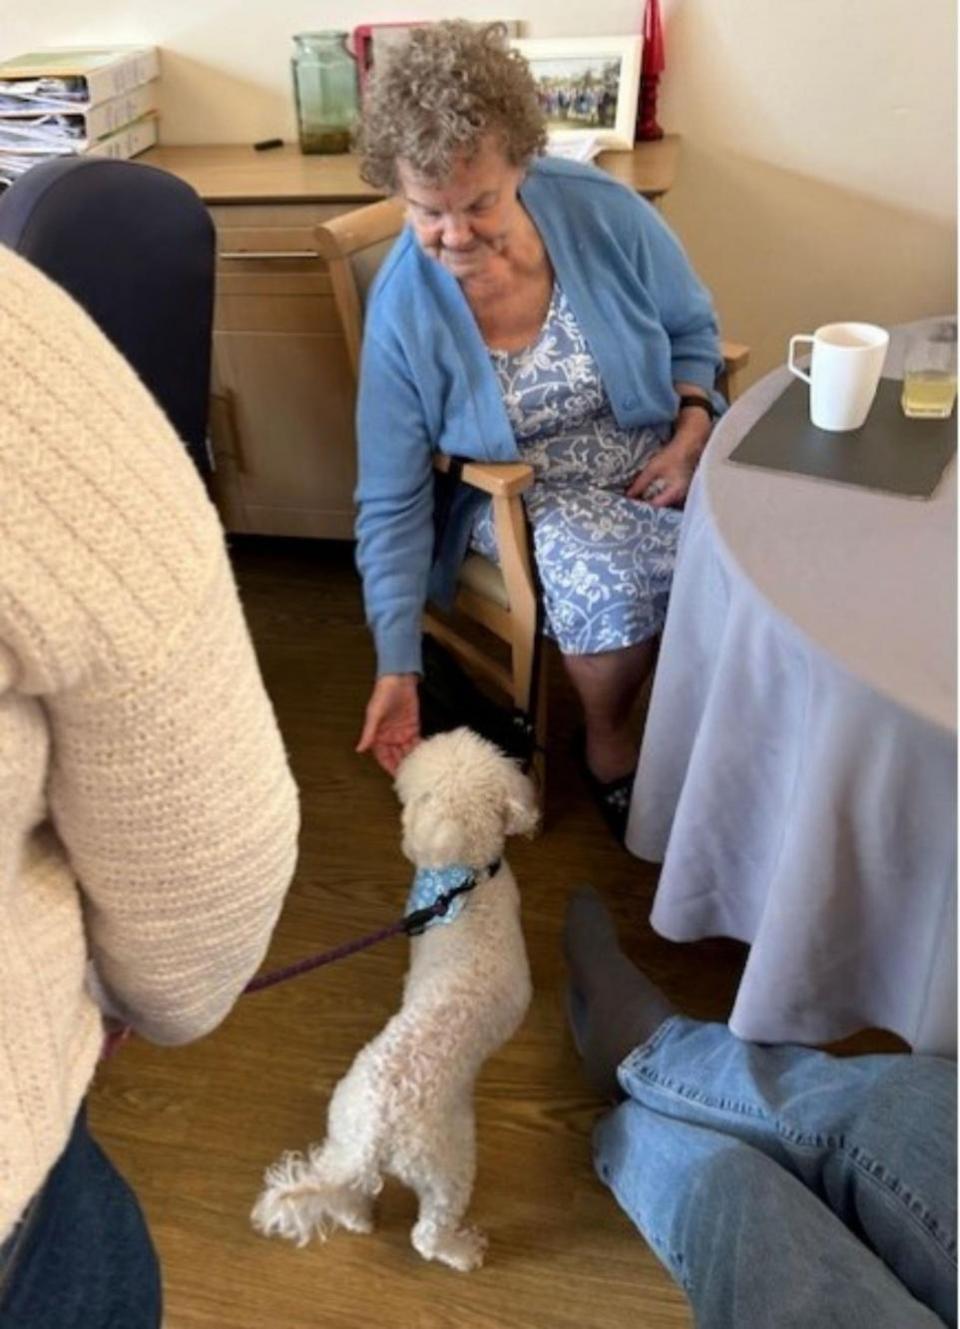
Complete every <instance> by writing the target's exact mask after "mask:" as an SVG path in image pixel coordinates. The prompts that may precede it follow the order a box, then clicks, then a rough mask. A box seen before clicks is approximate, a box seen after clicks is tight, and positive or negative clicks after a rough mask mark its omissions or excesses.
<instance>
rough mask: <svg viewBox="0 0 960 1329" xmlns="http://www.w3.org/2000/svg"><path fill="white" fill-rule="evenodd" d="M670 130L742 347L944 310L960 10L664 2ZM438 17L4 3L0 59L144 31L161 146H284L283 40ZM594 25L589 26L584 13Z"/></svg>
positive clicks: (608, 17)
mask: <svg viewBox="0 0 960 1329" xmlns="http://www.w3.org/2000/svg"><path fill="white" fill-rule="evenodd" d="M662 3H663V8H664V14H665V16H666V24H667V45H668V71H667V75H666V77H665V79H664V90H663V97H662V111H661V120H662V122H663V123H664V125H665V126H666V127H667V128H668V129H670V130H676V131H678V132H680V133H682V134H683V136H684V152H683V159H682V167H681V174H680V179H679V181H678V183H677V187H676V189H675V190H674V192H673V193H672V194H671V195H670V197H669V198H668V199H667V202H666V207H665V211H666V214H667V216H668V217H669V219H670V220H671V222H672V223H673V224H674V226H675V227H676V228H677V230H678V231H679V233H680V235H681V236H682V238H683V240H684V242H685V244H686V245H687V248H688V250H689V251H690V253H691V256H692V257H693V259H694V261H695V263H696V264H697V266H698V268H699V270H700V271H701V273H702V274H703V276H704V278H705V279H706V281H707V282H708V283H709V285H710V286H711V288H712V290H713V292H714V294H715V297H716V300H717V304H718V307H719V310H720V314H721V319H722V322H723V325H724V329H725V331H726V332H727V333H728V334H729V335H730V336H731V337H736V338H737V339H739V340H743V341H747V342H749V343H750V344H751V346H752V347H753V351H754V364H753V369H752V373H753V374H756V373H759V372H760V371H761V370H763V369H766V368H769V367H770V366H771V365H772V364H774V363H776V362H777V361H778V360H779V359H780V358H781V356H782V350H783V345H784V341H785V338H786V336H787V335H788V333H789V332H792V331H804V330H810V329H811V328H813V327H814V326H816V325H817V324H818V323H821V322H826V321H827V320H830V319H833V318H862V319H869V320H873V321H877V322H881V323H892V322H896V321H899V320H904V319H909V318H914V317H919V316H920V315H922V314H927V313H932V312H936V311H940V310H944V309H947V308H949V307H952V306H953V303H954V293H955V288H956V275H955V272H956V263H955V253H956V251H955V239H954V216H955V200H956V168H955V161H956V116H955V51H956V36H955V14H954V0H915V3H914V4H905V3H904V0H662ZM639 10H640V0H595V2H594V3H593V4H592V5H590V6H589V7H587V6H585V5H573V4H566V5H562V6H561V5H559V4H557V3H556V0H525V3H523V4H522V5H520V4H518V5H513V6H509V5H503V4H500V3H499V2H498V0H465V7H464V10H463V12H464V13H466V14H467V16H468V17H483V16H497V15H505V16H508V17H517V18H522V19H524V20H525V21H526V22H527V25H528V31H529V32H530V34H531V35H533V36H560V35H569V34H573V33H575V32H577V31H584V32H590V33H604V32H618V31H619V32H627V31H632V30H635V28H636V25H637V15H638V11H639ZM414 11H416V13H417V14H418V15H420V16H423V17H425V18H431V17H440V16H442V15H444V14H449V13H450V8H449V4H448V3H445V0H420V2H419V3H417V4H416V5H410V4H403V5H401V6H399V7H397V6H395V5H391V4H390V3H388V2H387V0H369V2H368V3H364V4H363V6H361V7H358V6H357V5H356V4H355V3H347V0H328V2H327V3H324V4H321V5H317V3H316V2H315V0H310V2H309V3H307V2H305V0H35V3H33V4H24V3H23V2H22V0H0V56H7V55H14V54H16V53H17V52H18V51H21V50H24V49H28V48H32V47H36V46H39V45H44V44H48V45H50V44H57V43H95V42H103V41H127V42H135V41H151V42H155V43H156V44H158V45H159V46H160V47H161V48H162V52H163V92H164V109H163V137H164V139H165V141H167V142H170V143H187V142H228V141H232V142H252V141H254V140H255V139H258V138H263V137H267V136H272V135H275V134H279V135H281V136H284V137H287V138H290V137H292V136H293V114H292V107H291V100H290V89H289V70H288V59H289V53H290V34H291V33H293V32H296V31H301V30H309V29H311V28H317V27H338V26H339V27H350V26H352V24H353V23H354V22H355V21H356V18H357V16H358V14H359V13H361V12H362V14H363V16H364V17H365V18H369V19H370V20H371V21H375V20H378V19H379V20H387V19H390V18H392V17H406V16H408V15H409V14H410V13H412V12H414ZM587 15H589V18H588V17H587Z"/></svg>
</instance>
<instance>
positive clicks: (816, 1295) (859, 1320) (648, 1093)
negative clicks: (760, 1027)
mask: <svg viewBox="0 0 960 1329" xmlns="http://www.w3.org/2000/svg"><path fill="white" fill-rule="evenodd" d="M619 1077H620V1083H621V1085H622V1087H623V1089H624V1091H625V1092H626V1094H627V1099H626V1101H625V1102H623V1103H622V1104H621V1105H620V1106H619V1107H617V1108H616V1109H614V1111H613V1112H611V1113H610V1114H609V1115H608V1116H606V1117H604V1118H603V1119H602V1120H601V1121H600V1122H599V1123H598V1126H597V1129H596V1132H595V1136H594V1146H595V1160H596V1166H597V1171H598V1172H599V1174H600V1176H601V1177H602V1179H603V1180H604V1181H605V1182H606V1183H607V1185H608V1186H609V1187H610V1188H611V1190H612V1191H613V1193H614V1194H615V1196H616V1198H617V1200H618V1201H619V1203H620V1205H621V1207H622V1208H623V1209H624V1210H625V1211H626V1213H627V1214H628V1215H629V1216H630V1218H631V1219H632V1220H633V1222H634V1223H635V1224H636V1226H637V1227H638V1228H639V1230H640V1232H641V1233H642V1234H643V1236H644V1237H645V1238H646V1240H647V1241H648V1243H649V1244H650V1246H651V1247H652V1248H653V1250H654V1251H655V1252H656V1254H657V1255H658V1257H659V1258H660V1259H661V1260H662V1261H663V1263H664V1264H665V1265H666V1266H667V1268H668V1269H669V1270H670V1272H671V1274H672V1275H673V1277H674V1278H675V1279H676V1280H677V1282H678V1283H679V1284H680V1285H681V1286H682V1287H683V1288H684V1290H685V1292H686V1293H687V1296H688V1297H689V1299H690V1303H691V1305H692V1307H693V1311H694V1316H695V1319H696V1323H697V1326H698V1329H734V1327H736V1329H751V1327H752V1326H758V1327H759V1326H763V1329H772V1326H776V1329H794V1327H795V1326H803V1327H804V1329H812V1327H813V1326H816V1329H827V1327H828V1326H832V1325H835V1326H837V1329H861V1326H862V1327H863V1329H913V1326H916V1327H917V1329H922V1327H925V1326H928V1325H929V1326H936V1325H940V1324H941V1323H944V1324H947V1325H950V1326H955V1325H956V1297H957V1248H956V1225H957V1200H956V1165H957V1160H956V1140H957V1134H956V1102H957V1092H956V1067H955V1066H954V1065H953V1063H952V1062H948V1061H942V1060H940V1059H939V1058H936V1057H921V1056H915V1057H911V1056H871V1057H852V1058H836V1057H831V1056H829V1055H827V1054H826V1053H822V1052H814V1051H811V1050H809V1049H807V1048H801V1047H759V1046H758V1045H756V1044H754V1043H744V1042H741V1041H740V1039H738V1038H736V1037H735V1036H734V1035H733V1034H731V1033H730V1031H729V1030H728V1029H727V1027H726V1026H725V1025H717V1024H700V1023H698V1022H696V1021H694V1020H688V1019H686V1018H685V1017H683V1016H674V1017H673V1018H671V1019H669V1020H666V1021H665V1022H664V1023H663V1024H662V1025H661V1026H660V1028H659V1029H658V1030H657V1032H656V1033H655V1034H654V1035H653V1037H652V1038H650V1039H649V1040H648V1041H647V1042H646V1043H644V1044H643V1045H641V1046H640V1047H638V1048H636V1049H635V1050H634V1051H633V1052H631V1053H630V1055H629V1056H628V1057H627V1058H626V1059H625V1060H624V1061H623V1063H622V1064H621V1066H620V1070H619ZM938 1317H939V1318H938Z"/></svg>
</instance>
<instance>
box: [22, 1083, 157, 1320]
mask: <svg viewBox="0 0 960 1329" xmlns="http://www.w3.org/2000/svg"><path fill="white" fill-rule="evenodd" d="M160 1320H161V1297H160V1268H159V1265H158V1263H157V1256H156V1252H155V1251H154V1249H153V1243H152V1242H151V1240H150V1234H149V1232H148V1231H147V1225H146V1223H145V1221H144V1217H143V1214H142V1212H141V1210H140V1206H139V1204H138V1203H137V1198H136V1196H135V1195H134V1193H133V1191H132V1190H131V1189H130V1187H129V1186H128V1185H127V1183H126V1182H125V1181H124V1179H123V1177H121V1175H120V1173H119V1172H118V1171H117V1170H116V1168H115V1167H114V1166H113V1164H112V1163H111V1162H110V1160H109V1159H108V1158H107V1156H106V1154H105V1153H104V1152H103V1150H102V1149H101V1148H100V1146H99V1145H98V1144H97V1143H96V1141H94V1140H93V1139H92V1138H91V1136H90V1134H89V1132H88V1130H87V1124H86V1114H85V1112H84V1109H83V1108H81V1109H80V1112H79V1113H78V1114H77V1119H76V1121H75V1122H74V1126H73V1132H72V1134H71V1136H70V1139H69V1141H68V1142H67V1146H66V1148H65V1149H64V1151H63V1153H62V1154H61V1155H60V1158H59V1159H58V1160H57V1162H56V1163H55V1164H54V1166H53V1169H52V1170H51V1172H50V1175H49V1176H48V1177H47V1180H46V1183H45V1185H44V1186H43V1189H42V1190H41V1191H40V1192H39V1194H38V1195H37V1196H36V1197H35V1198H34V1200H33V1201H32V1203H31V1204H30V1207H29V1208H28V1210H27V1212H26V1214H25V1215H24V1217H23V1219H22V1221H21V1222H20V1224H19V1226H18V1227H17V1229H16V1230H15V1232H14V1233H13V1236H12V1237H10V1238H9V1239H8V1240H7V1242H6V1243H5V1244H4V1245H3V1246H2V1247H0V1329H159V1326H160Z"/></svg>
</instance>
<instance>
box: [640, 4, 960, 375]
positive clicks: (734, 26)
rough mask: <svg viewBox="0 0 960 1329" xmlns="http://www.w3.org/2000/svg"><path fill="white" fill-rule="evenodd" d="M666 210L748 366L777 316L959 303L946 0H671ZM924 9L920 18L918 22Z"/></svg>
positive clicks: (849, 314) (790, 323) (816, 319)
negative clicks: (671, 143) (675, 150)
mask: <svg viewBox="0 0 960 1329" xmlns="http://www.w3.org/2000/svg"><path fill="white" fill-rule="evenodd" d="M666 12H667V13H668V14H669V18H668V22H667V42H668V56H667V59H668V72H667V75H666V77H665V79H664V95H663V99H662V111H663V114H662V116H661V120H662V123H663V124H665V125H666V126H667V127H669V128H670V129H672V130H676V131H678V132H679V133H681V134H682V135H683V136H684V151H683V162H682V169H681V174H680V179H679V181H678V184H677V187H676V189H675V190H674V191H673V193H671V194H670V196H669V197H668V198H667V200H666V204H665V208H664V211H665V213H666V215H667V217H668V218H669V220H670V221H671V223H672V224H673V225H674V227H675V228H676V229H677V231H678V232H679V233H680V235H681V236H682V238H683V240H684V242H685V244H686V246H687V249H688V251H689V252H690V255H691V257H692V258H693V260H694V262H695V264H696V265H697V267H698V269H699V270H700V271H701V273H702V274H703V275H704V277H705V279H706V280H707V281H708V282H709V284H710V286H711V289H712V290H713V293H714V297H715V299H716V302H717V307H718V309H719V310H720V314H721V319H722V322H723V326H724V330H725V332H726V333H727V334H728V335H729V336H730V337H732V338H735V339H736V340H739V341H745V342H748V343H749V344H750V345H751V347H752V348H753V364H752V366H751V376H756V375H757V374H759V373H760V372H761V371H765V370H766V369H769V368H770V367H771V366H772V365H774V364H776V363H778V362H779V361H780V360H781V359H782V358H783V354H784V351H785V345H786V339H787V337H788V336H789V334H790V333H791V332H807V331H812V329H813V328H814V327H816V326H817V325H818V324H820V323H826V322H829V321H831V320H833V319H864V320H867V321H869V322H876V323H881V324H886V325H889V324H891V323H896V322H902V321H905V320H907V319H911V318H919V317H921V316H922V315H924V314H932V313H939V312H943V311H945V310H949V309H953V308H954V307H955V302H956V283H957V276H956V234H955V220H956V191H957V177H956V155H957V135H956V93H955V88H956V18H955V5H954V0H915V3H914V4H904V3H902V0H722V3H718V0H673V3H672V4H671V3H669V0H668V7H667V9H666ZM921 18H922V20H923V21H922V22H921V21H920V20H921Z"/></svg>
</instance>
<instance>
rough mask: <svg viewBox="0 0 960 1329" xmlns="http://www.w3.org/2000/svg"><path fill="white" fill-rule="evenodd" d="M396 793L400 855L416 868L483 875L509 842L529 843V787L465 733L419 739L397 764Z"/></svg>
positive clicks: (513, 767)
mask: <svg viewBox="0 0 960 1329" xmlns="http://www.w3.org/2000/svg"><path fill="white" fill-rule="evenodd" d="M395 788H396V791H397V795H398V797H399V799H400V802H401V803H402V804H403V818H402V822H403V852H404V854H405V855H406V856H407V858H409V859H410V861H411V863H414V864H416V866H417V867H448V866H449V865H450V864H452V863H463V864H464V865H466V866H467V867H475V868H482V867H485V866H486V864H488V863H492V862H493V861H494V859H497V858H499V857H500V854H501V853H502V851H503V842H504V840H505V839H506V838H507V836H508V835H532V834H533V831H534V830H535V828H536V825H537V818H538V812H537V805H536V799H535V797H534V792H533V786H532V785H531V783H530V781H529V780H528V779H527V777H526V776H525V775H524V774H523V773H522V772H521V770H520V768H519V767H518V766H517V764H516V763H515V762H513V761H511V760H510V758H509V757H505V756H504V755H503V753H502V752H501V751H500V749H499V748H497V747H494V745H493V744H492V743H488V742H487V740H486V739H485V738H481V737H480V736H479V734H475V733H473V731H472V730H470V729H454V730H452V731H451V732H450V733H447V734H436V735H435V736H434V737H433V738H428V739H425V740H424V742H422V743H420V744H419V745H418V746H417V747H415V748H414V750H413V751H412V752H411V753H410V755H409V756H408V757H407V758H405V760H404V761H403V762H402V764H401V766H400V769H399V770H398V771H397V781H396V785H395Z"/></svg>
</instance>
